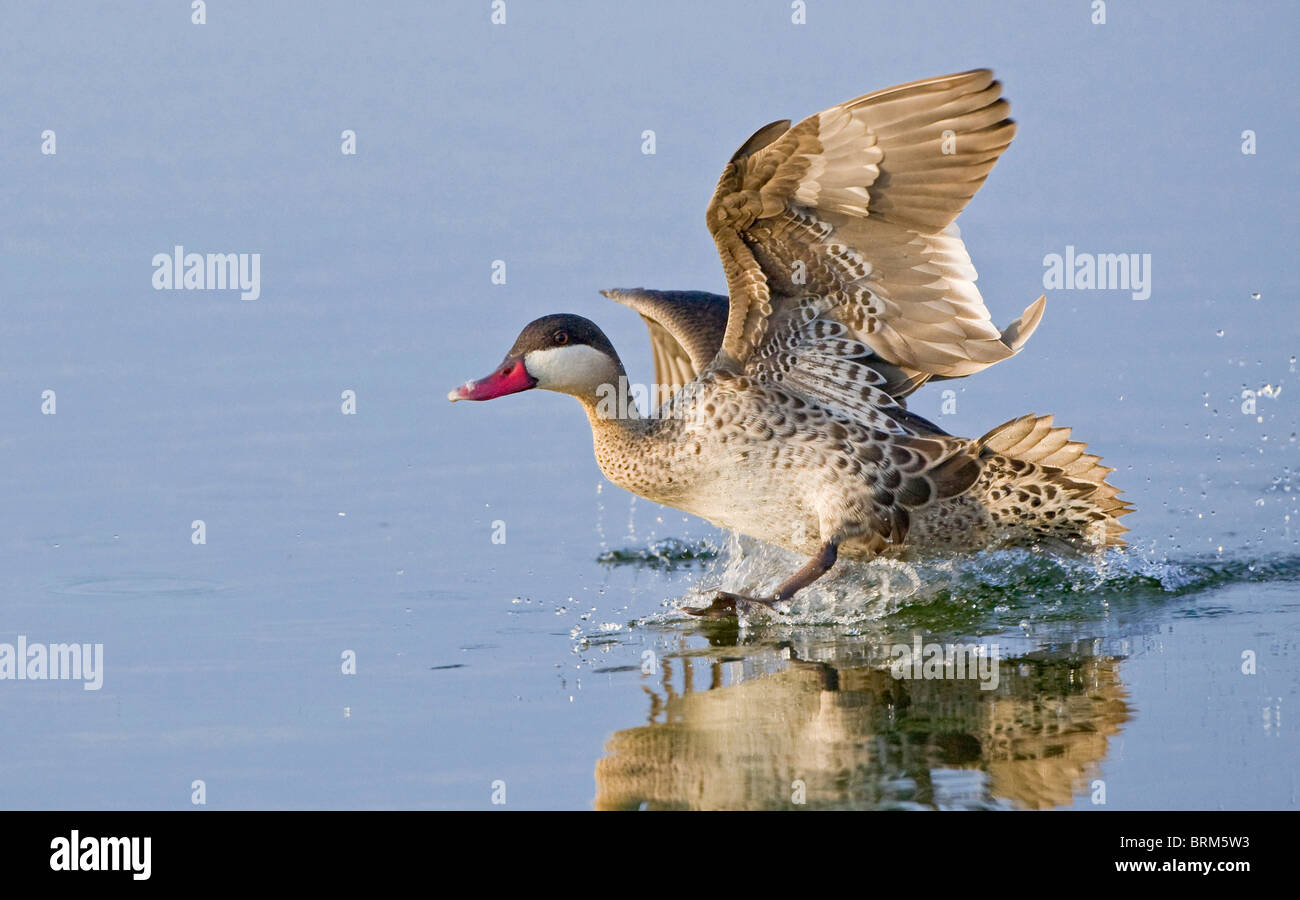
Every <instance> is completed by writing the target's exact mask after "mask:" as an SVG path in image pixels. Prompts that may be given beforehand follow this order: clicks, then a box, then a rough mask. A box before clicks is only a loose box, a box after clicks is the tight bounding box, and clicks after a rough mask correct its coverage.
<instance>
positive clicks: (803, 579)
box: [686, 540, 840, 619]
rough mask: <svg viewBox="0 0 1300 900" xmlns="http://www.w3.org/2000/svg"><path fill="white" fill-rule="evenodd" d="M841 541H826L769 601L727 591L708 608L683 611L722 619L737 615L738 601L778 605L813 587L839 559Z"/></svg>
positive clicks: (719, 595)
mask: <svg viewBox="0 0 1300 900" xmlns="http://www.w3.org/2000/svg"><path fill="white" fill-rule="evenodd" d="M839 551H840V542H839V541H838V540H836V541H828V542H827V543H825V544H823V545H822V548H821V549H820V550H818V551H817V555H816V556H814V557H813V558H812V559H810V560H808V562H807V563H805V564H804V566H803V568H801V569H800V570H799V571H798V572H795V573H794V574H793V575H791V576H790V577H789V578H787V579H786V580H785V581H783V582H781V586H780V587H778V588H777V589H776V593H775V594H774V595H773V596H771V597H770V598H767V599H763V598H761V597H745V596H742V595H740V594H732V593H729V592H728V591H718V594H717V596H716V598H715V599H714V601H713V603H712V604H711V605H709V606H705V607H701V608H698V609H688V610H686V612H688V613H690V614H691V615H693V616H704V617H706V618H709V619H725V618H729V617H731V616H734V615H735V614H736V603H737V601H742V600H743V601H745V602H747V603H761V604H763V605H764V606H772V605H773V604H775V603H781V602H783V601H786V600H789V599H790V598H791V597H793V596H794V595H795V594H796V593H798V592H799V591H801V590H803V589H804V588H806V587H807V586H808V585H810V584H812V583H813V582H814V581H816V580H817V579H818V578H821V577H822V576H823V575H825V574H826V573H827V572H828V571H830V568H831V566H833V565H835V559H836V557H838V556H839Z"/></svg>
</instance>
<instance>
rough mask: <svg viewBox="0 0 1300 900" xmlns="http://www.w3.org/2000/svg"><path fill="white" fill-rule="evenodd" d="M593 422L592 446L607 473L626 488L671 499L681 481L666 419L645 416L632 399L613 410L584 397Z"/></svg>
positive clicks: (655, 499)
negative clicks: (622, 406) (666, 433)
mask: <svg viewBox="0 0 1300 900" xmlns="http://www.w3.org/2000/svg"><path fill="white" fill-rule="evenodd" d="M582 405H583V409H584V410H585V411H586V413H587V421H588V422H590V423H591V441H592V448H593V449H594V450H595V452H596V463H597V465H599V466H600V470H601V471H602V472H604V473H605V477H606V478H608V479H609V480H610V481H612V482H614V483H615V484H617V485H618V486H619V487H621V488H623V489H624V490H627V491H631V492H632V493H634V494H638V495H640V496H642V497H646V498H647V499H650V500H654V501H656V502H661V503H663V502H669V501H671V500H672V499H673V498H674V496H675V494H676V492H677V490H678V488H679V486H680V483H681V478H680V474H681V473H674V472H673V471H672V462H673V459H672V457H673V456H674V453H673V446H672V445H673V441H672V440H671V437H670V436H667V435H665V434H664V423H663V422H661V421H659V420H658V419H654V418H643V417H642V416H641V414H640V412H639V411H638V410H637V408H636V405H635V404H634V403H632V402H631V400H628V402H627V405H626V408H624V409H619V410H617V411H618V412H623V413H625V414H624V415H614V414H611V412H612V410H611V408H610V406H608V405H604V404H601V403H599V402H591V401H589V400H587V399H583V402H582Z"/></svg>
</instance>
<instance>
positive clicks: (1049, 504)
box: [975, 415, 1133, 546]
mask: <svg viewBox="0 0 1300 900" xmlns="http://www.w3.org/2000/svg"><path fill="white" fill-rule="evenodd" d="M975 443H976V445H977V446H979V447H980V448H981V454H980V455H981V458H982V459H983V460H984V462H985V471H984V477H982V478H981V480H980V483H979V484H978V485H977V487H976V489H977V490H978V491H980V492H981V493H982V495H983V500H984V502H985V504H986V505H987V507H988V509H989V511H990V513H991V514H992V516H993V518H994V520H995V521H997V522H998V524H1000V525H1002V526H1003V527H1005V528H1007V529H1008V530H1010V531H1012V532H1017V533H1023V535H1024V538H1025V539H1026V540H1027V541H1031V542H1035V541H1052V542H1054V541H1057V540H1064V541H1066V542H1068V543H1072V544H1077V543H1087V544H1093V545H1104V546H1123V545H1124V540H1123V538H1122V537H1120V535H1122V534H1123V533H1124V532H1126V531H1128V529H1127V528H1125V527H1124V526H1123V525H1121V524H1120V523H1119V518H1120V516H1125V515H1128V514H1129V513H1131V512H1132V511H1133V507H1132V506H1130V505H1129V504H1128V503H1127V502H1126V501H1124V500H1121V499H1120V498H1119V493H1120V491H1119V490H1118V489H1117V488H1116V487H1114V486H1113V485H1111V484H1110V483H1109V482H1107V481H1106V476H1107V475H1109V474H1110V473H1111V472H1112V471H1114V469H1112V468H1109V467H1107V466H1103V465H1102V464H1101V457H1099V456H1096V455H1094V454H1092V453H1087V452H1085V450H1086V448H1087V445H1086V444H1084V443H1082V442H1080V441H1072V440H1070V429H1069V428H1057V427H1053V425H1052V417H1051V416H1035V415H1026V416H1021V417H1019V418H1017V419H1012V420H1011V421H1010V422H1006V423H1004V424H1002V425H999V426H998V427H997V428H994V429H993V430H992V431H990V432H989V433H988V434H986V435H984V436H983V437H981V438H979V439H978V440H977V441H976V442H975Z"/></svg>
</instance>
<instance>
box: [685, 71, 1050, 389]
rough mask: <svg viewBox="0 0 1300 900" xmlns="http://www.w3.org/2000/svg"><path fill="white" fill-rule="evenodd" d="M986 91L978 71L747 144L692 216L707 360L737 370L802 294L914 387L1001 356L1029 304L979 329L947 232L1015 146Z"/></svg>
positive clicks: (975, 295)
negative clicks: (700, 241)
mask: <svg viewBox="0 0 1300 900" xmlns="http://www.w3.org/2000/svg"><path fill="white" fill-rule="evenodd" d="M1001 90H1002V88H1001V84H999V83H998V82H997V81H994V80H993V73H992V72H990V71H988V70H987V69H979V70H976V71H972V72H964V73H961V74H958V75H947V76H943V77H940V78H931V79H927V80H925V81H917V82H913V83H911V84H905V85H901V86H899V87H893V88H888V89H886V90H883V91H877V92H876V93H873V94H867V95H865V96H863V97H859V98H857V99H856V100H850V101H849V102H847V103H843V104H841V105H839V106H835V107H832V108H831V109H828V110H826V111H825V112H822V113H819V114H817V115H815V116H812V117H810V118H808V119H805V120H804V121H802V122H800V123H799V124H798V125H795V126H794V127H793V128H789V127H788V123H786V122H776V123H773V124H772V125H768V126H766V127H764V128H763V129H760V130H759V131H758V132H757V133H756V134H755V135H754V136H753V137H751V138H750V139H749V140H748V141H746V143H745V144H744V145H743V146H742V147H741V149H740V150H739V151H737V153H736V155H735V156H734V157H733V158H732V160H731V162H729V163H728V164H727V167H726V168H725V169H724V170H723V173H722V177H721V179H719V181H718V187H717V189H716V191H715V192H714V195H713V199H712V201H711V202H710V204H709V208H708V213H707V217H706V218H707V222H708V226H709V231H710V232H711V233H712V235H713V239H714V242H715V243H716V244H717V247H718V252H719V254H720V256H721V257H722V266H723V271H724V272H725V274H726V277H727V288H728V292H729V294H730V310H729V314H728V318H727V324H726V330H725V332H724V335H723V339H722V349H721V352H720V353H719V355H718V358H717V359H718V363H719V364H720V365H722V366H724V367H728V368H733V369H738V368H741V367H743V366H744V364H745V363H746V361H747V360H748V359H749V357H750V355H751V354H752V353H753V352H754V350H755V349H756V348H757V347H758V346H759V344H760V343H761V342H762V340H763V338H764V336H765V335H766V334H767V332H768V330H769V326H770V324H771V322H772V321H773V320H774V317H775V318H776V319H779V318H780V317H779V313H781V311H782V310H783V309H785V308H787V307H788V306H789V305H790V304H791V302H792V301H794V300H796V299H797V298H800V297H805V296H808V295H815V296H819V297H825V298H827V299H829V300H831V301H832V303H833V305H834V309H833V310H832V311H831V312H830V313H829V314H828V315H829V317H830V318H833V319H835V320H838V321H840V322H842V323H844V324H845V325H847V326H848V327H849V329H850V331H851V332H852V336H853V337H854V338H856V339H857V340H860V341H862V342H863V343H865V344H866V345H867V346H868V347H870V349H871V350H872V351H873V352H874V353H875V354H876V355H877V356H878V357H879V358H880V359H881V360H882V361H883V362H884V363H886V364H892V365H893V366H896V367H899V368H900V369H901V370H902V374H903V377H904V378H910V377H912V376H915V377H916V379H917V381H916V383H919V382H920V381H924V380H925V378H928V377H932V376H942V377H960V376H963V375H970V374H972V373H974V372H977V371H979V370H981V369H983V368H985V367H987V366H989V365H992V364H993V363H995V362H998V361H999V360H1002V359H1006V358H1007V357H1009V356H1012V355H1013V354H1014V353H1015V352H1016V351H1017V350H1018V349H1019V348H1020V346H1021V345H1022V344H1023V343H1024V341H1025V340H1027V339H1028V337H1029V335H1030V334H1031V333H1032V331H1033V330H1034V328H1035V327H1036V326H1037V324H1038V319H1039V317H1040V316H1041V315H1042V299H1041V298H1040V299H1039V301H1038V302H1036V303H1035V304H1033V305H1032V306H1030V307H1029V309H1027V310H1026V311H1025V313H1024V315H1023V316H1022V317H1021V318H1020V319H1018V320H1017V321H1016V322H1013V323H1012V324H1011V326H1009V327H1008V328H1007V329H1006V330H1005V331H999V329H997V328H996V327H994V325H993V323H992V321H991V320H990V317H989V312H988V309H987V308H985V306H984V301H983V299H982V298H981V297H980V294H979V291H978V290H977V289H976V287H975V278H976V274H975V269H974V267H973V266H972V265H971V261H970V257H969V256H968V255H967V253H966V248H965V246H964V245H963V244H962V242H961V237H960V235H959V233H958V231H957V229H956V227H955V226H954V225H953V220H954V219H955V218H956V217H957V214H958V213H960V212H961V210H962V209H963V208H964V207H965V205H966V202H967V201H968V200H969V199H970V198H971V197H972V196H974V194H975V192H976V191H977V190H978V189H979V186H980V185H981V184H983V182H984V179H985V177H986V176H987V175H988V173H989V171H990V170H991V169H992V168H993V165H994V163H996V162H997V159H998V156H999V155H1000V154H1001V153H1002V151H1003V150H1005V149H1006V147H1007V145H1008V144H1010V142H1011V138H1012V136H1013V135H1014V134H1015V124H1014V123H1013V122H1012V121H1011V120H1010V119H1009V118H1007V114H1008V112H1009V109H1010V106H1009V104H1008V103H1007V101H1006V100H1004V99H1002V97H1001ZM915 386H916V384H913V385H912V387H913V388H914V387H915Z"/></svg>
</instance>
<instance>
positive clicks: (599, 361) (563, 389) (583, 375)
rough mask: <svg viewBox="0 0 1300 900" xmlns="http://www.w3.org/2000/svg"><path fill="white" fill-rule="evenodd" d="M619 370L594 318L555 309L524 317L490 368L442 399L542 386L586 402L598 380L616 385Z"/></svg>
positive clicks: (494, 394)
mask: <svg viewBox="0 0 1300 900" xmlns="http://www.w3.org/2000/svg"><path fill="white" fill-rule="evenodd" d="M623 375H624V371H623V364H622V363H621V362H620V361H619V358H618V354H617V353H615V352H614V346H613V345H612V344H611V343H610V342H609V338H607V337H605V333H604V332H603V331H601V330H600V329H599V328H598V327H596V325H595V323H594V322H591V321H590V320H588V319H584V318H583V317H582V316H574V315H569V314H567V313H560V314H556V315H551V316H542V317H541V318H540V319H535V320H534V321H532V322H529V323H528V325H527V326H526V327H525V328H524V330H523V331H521V332H520V333H519V337H518V338H516V339H515V345H514V346H513V347H511V348H510V352H509V353H507V354H506V358H505V360H504V361H503V362H502V363H501V365H499V366H497V367H496V369H495V370H494V371H493V372H492V374H490V375H486V376H484V377H482V378H477V379H475V380H473V381H467V382H465V383H464V384H462V385H461V386H460V387H458V388H456V389H455V390H453V391H451V392H449V393H448V394H447V399H448V400H451V401H453V402H454V401H456V400H494V399H496V398H497V397H504V396H505V395H506V394H517V393H519V392H520V391H526V390H529V389H531V388H543V389H544V390H548V391H558V392H559V393H561V394H572V395H573V396H575V397H577V398H578V399H579V400H583V401H584V402H591V401H593V399H594V398H595V397H596V392H597V389H598V388H600V387H601V385H606V384H609V385H617V384H618V382H619V378H620V377H621V376H623Z"/></svg>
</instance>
